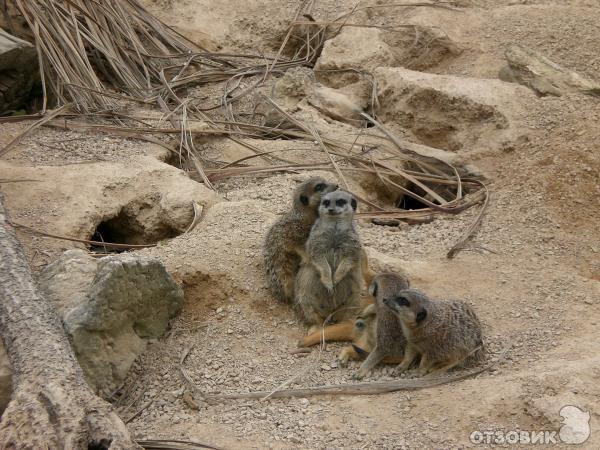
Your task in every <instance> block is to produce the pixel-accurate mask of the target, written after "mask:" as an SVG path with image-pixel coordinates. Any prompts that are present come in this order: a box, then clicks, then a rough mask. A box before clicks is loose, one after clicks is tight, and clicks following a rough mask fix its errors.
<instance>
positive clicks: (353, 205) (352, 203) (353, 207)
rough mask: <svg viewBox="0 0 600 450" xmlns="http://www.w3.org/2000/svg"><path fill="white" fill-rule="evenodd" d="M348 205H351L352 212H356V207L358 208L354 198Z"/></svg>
mask: <svg viewBox="0 0 600 450" xmlns="http://www.w3.org/2000/svg"><path fill="white" fill-rule="evenodd" d="M350 205H352V209H353V210H354V211H356V207H357V206H358V204H357V203H356V199H355V198H353V199H352V200H351V201H350Z"/></svg>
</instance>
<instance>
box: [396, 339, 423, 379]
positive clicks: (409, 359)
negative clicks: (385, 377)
mask: <svg viewBox="0 0 600 450" xmlns="http://www.w3.org/2000/svg"><path fill="white" fill-rule="evenodd" d="M417 356H419V354H418V352H417V349H416V348H415V347H414V345H411V344H409V343H407V344H406V350H405V351H404V359H403V360H402V363H401V364H400V365H399V366H398V367H397V368H396V371H397V372H405V371H406V370H408V368H409V367H410V365H411V364H412V363H413V361H414V360H415V359H417Z"/></svg>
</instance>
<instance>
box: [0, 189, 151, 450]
mask: <svg viewBox="0 0 600 450" xmlns="http://www.w3.org/2000/svg"><path fill="white" fill-rule="evenodd" d="M0 336H1V337H2V339H3V341H4V344H5V346H6V349H7V351H8V356H9V360H10V363H11V366H12V370H13V398H12V401H11V402H10V403H9V405H8V407H7V409H6V411H5V412H4V414H3V415H2V421H1V422H0V448H2V449H19V450H21V449H41V448H44V449H46V448H47V449H66V448H68V449H88V448H96V449H136V448H140V447H139V446H138V445H137V444H136V443H135V442H134V441H133V440H132V439H131V438H130V436H129V433H128V431H127V428H126V427H125V425H124V424H123V422H122V420H121V419H120V418H119V417H118V416H117V414H116V413H115V412H114V410H113V408H112V407H111V405H109V404H108V403H106V402H105V401H104V400H102V399H100V398H98V397H97V396H96V395H95V394H94V393H93V392H92V391H91V390H90V388H89V386H88V385H87V384H86V382H85V379H84V375H83V371H82V370H81V368H80V367H79V364H78V363H77V360H76V359H75V355H74V353H73V351H72V349H71V346H70V344H69V341H68V338H67V336H66V334H65V332H64V330H63V327H62V324H61V322H60V320H59V319H58V316H57V314H56V311H55V309H54V306H53V305H52V304H51V303H49V302H48V301H47V300H46V299H45V298H43V297H42V296H41V295H40V294H39V292H38V290H37V288H36V286H35V283H34V281H33V279H32V277H31V272H30V269H29V267H28V264H27V261H26V259H25V255H24V252H23V249H22V247H21V245H20V243H19V241H18V240H17V238H16V236H15V233H14V231H13V229H12V227H11V226H10V224H9V222H8V219H7V216H6V212H5V210H4V207H3V205H2V198H1V197H0Z"/></svg>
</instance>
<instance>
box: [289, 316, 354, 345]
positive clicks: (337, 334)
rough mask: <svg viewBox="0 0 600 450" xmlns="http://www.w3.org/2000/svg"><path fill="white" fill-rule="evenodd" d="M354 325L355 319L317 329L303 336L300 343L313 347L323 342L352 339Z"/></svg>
mask: <svg viewBox="0 0 600 450" xmlns="http://www.w3.org/2000/svg"><path fill="white" fill-rule="evenodd" d="M353 327H354V321H348V322H343V323H336V324H334V325H328V326H326V327H325V328H322V329H320V330H318V331H315V332H314V333H311V334H309V335H308V336H305V337H304V338H302V340H301V341H300V344H301V346H302V347H312V346H313V345H317V344H320V343H321V342H331V341H351V340H352V329H353Z"/></svg>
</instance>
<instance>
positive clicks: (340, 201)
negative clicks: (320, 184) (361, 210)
mask: <svg viewBox="0 0 600 450" xmlns="http://www.w3.org/2000/svg"><path fill="white" fill-rule="evenodd" d="M357 207H358V203H357V201H356V199H355V198H354V197H353V196H352V194H350V193H348V192H344V191H333V192H330V193H328V194H326V195H324V196H323V199H322V200H321V206H320V207H319V214H320V215H321V216H327V215H329V216H347V215H352V214H354V213H355V212H356V208H357Z"/></svg>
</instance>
